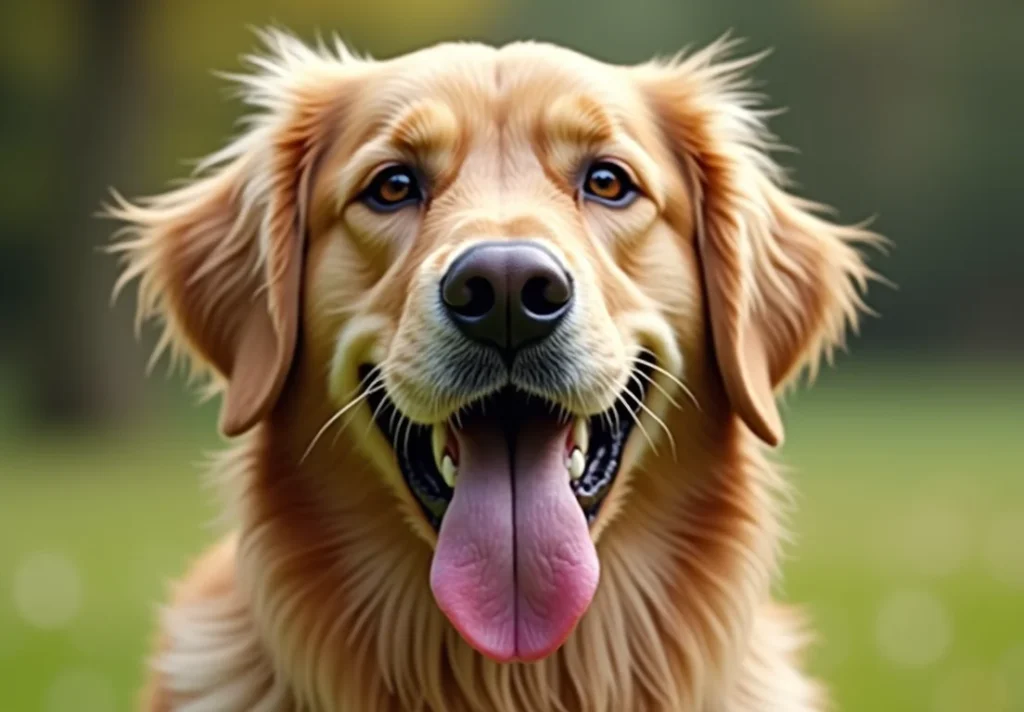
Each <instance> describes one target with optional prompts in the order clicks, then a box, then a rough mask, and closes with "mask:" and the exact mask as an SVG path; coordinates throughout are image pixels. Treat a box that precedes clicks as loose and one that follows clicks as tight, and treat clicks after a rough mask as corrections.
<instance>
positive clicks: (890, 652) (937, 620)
mask: <svg viewBox="0 0 1024 712" xmlns="http://www.w3.org/2000/svg"><path fill="white" fill-rule="evenodd" d="M875 635H876V641H877V643H878V650H879V652H880V653H881V655H882V657H883V658H885V659H886V660H887V661H889V662H891V663H893V664H895V665H899V666H902V667H911V668H916V667H925V666H928V665H932V664H934V663H936V662H938V661H939V660H940V659H941V658H942V657H943V656H944V655H945V654H946V651H947V650H948V649H949V645H950V642H951V641H952V637H953V626H952V622H951V620H950V616H949V612H948V611H947V610H946V607H945V605H943V603H942V601H940V600H939V599H938V598H936V597H935V596H934V595H933V594H931V593H927V592H925V591H898V592H896V593H892V594H890V595H889V597H888V598H886V599H885V600H884V601H883V602H882V606H881V608H880V610H879V612H878V618H877V620H876V624H875Z"/></svg>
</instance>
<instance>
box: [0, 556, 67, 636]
mask: <svg viewBox="0 0 1024 712" xmlns="http://www.w3.org/2000/svg"><path fill="white" fill-rule="evenodd" d="M13 588H14V590H13V596H14V607H15V610H16V611H17V612H18V614H19V615H20V616H21V618H22V620H24V621H25V622H26V623H28V624H29V625H32V626H35V627H36V628H42V629H44V630H57V629H59V628H63V627H65V626H66V625H68V624H69V623H70V622H71V621H72V620H74V618H75V616H76V615H77V614H78V611H79V609H80V608H81V605H82V579H81V576H80V575H79V573H78V567H77V566H75V563H74V562H73V561H71V559H69V558H68V557H67V556H64V555H63V554H58V553H52V552H44V553H37V554H31V555H29V556H27V557H25V558H24V559H23V560H22V561H21V563H20V564H19V565H18V566H17V568H16V569H15V572H14V586H13Z"/></svg>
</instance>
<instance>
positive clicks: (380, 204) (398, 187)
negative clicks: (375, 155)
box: [361, 165, 423, 212]
mask: <svg viewBox="0 0 1024 712" xmlns="http://www.w3.org/2000/svg"><path fill="white" fill-rule="evenodd" d="M361 198H362V201H363V202H364V203H365V204H366V205H367V206H368V207H369V208H370V209H372V210H376V211H378V212H388V211H391V210H397V209H398V208H401V207H404V206H406V205H409V204H411V203H415V202H419V201H420V200H422V198H423V194H422V192H421V191H420V186H419V181H417V180H416V174H415V173H413V171H412V169H411V168H409V167H408V166H400V165H396V166H388V167H387V168H384V169H383V170H381V171H380V172H379V173H378V174H377V175H375V176H374V177H373V180H372V181H370V185H368V186H367V187H366V190H364V191H363V194H362V196H361Z"/></svg>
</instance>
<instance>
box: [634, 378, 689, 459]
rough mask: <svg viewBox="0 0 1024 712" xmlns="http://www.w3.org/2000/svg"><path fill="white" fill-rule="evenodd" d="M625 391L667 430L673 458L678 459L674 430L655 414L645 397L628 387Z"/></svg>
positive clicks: (666, 433)
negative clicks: (639, 395) (644, 400)
mask: <svg viewBox="0 0 1024 712" xmlns="http://www.w3.org/2000/svg"><path fill="white" fill-rule="evenodd" d="M623 392H624V393H625V395H627V396H629V397H630V398H632V399H633V400H635V401H636V404H637V405H638V406H640V408H641V409H642V410H643V411H644V412H645V413H647V415H649V416H651V418H652V419H653V420H654V422H655V423H657V424H658V425H659V426H660V427H661V429H662V430H664V431H665V435H666V436H668V442H669V446H670V447H671V448H672V459H673V460H676V459H677V453H676V439H675V438H674V437H672V431H670V430H669V429H668V426H667V425H665V421H663V420H662V419H661V418H659V417H658V416H657V415H655V414H654V411H653V410H651V409H650V408H648V407H647V404H646V403H644V402H643V399H642V398H640V397H638V396H637V395H635V394H634V393H633V392H632V391H630V390H629V389H627V390H625V391H623Z"/></svg>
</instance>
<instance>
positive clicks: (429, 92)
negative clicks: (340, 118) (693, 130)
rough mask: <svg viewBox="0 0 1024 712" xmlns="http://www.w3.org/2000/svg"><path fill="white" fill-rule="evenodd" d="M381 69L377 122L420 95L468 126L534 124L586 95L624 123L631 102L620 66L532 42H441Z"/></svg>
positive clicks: (374, 87)
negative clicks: (565, 100) (561, 101)
mask: <svg viewBox="0 0 1024 712" xmlns="http://www.w3.org/2000/svg"><path fill="white" fill-rule="evenodd" d="M378 69H379V75H378V76H377V77H376V78H375V80H373V81H370V82H369V83H368V84H367V85H366V91H365V98H366V101H367V102H368V103H369V104H370V105H372V106H373V107H375V110H374V111H373V113H374V114H376V116H377V117H378V119H379V120H380V121H381V122H382V123H389V122H390V121H394V120H396V119H397V118H398V117H400V116H401V114H402V113H403V112H405V111H408V110H409V108H410V107H411V106H413V105H415V104H417V103H420V102H422V101H423V100H425V99H427V100H434V101H436V102H440V103H442V104H444V105H446V106H447V107H448V108H449V109H451V111H452V113H453V115H454V116H455V117H456V118H457V120H458V121H459V122H460V123H461V124H462V125H463V126H464V127H465V128H467V129H470V130H472V129H473V127H477V128H480V129H483V130H487V129H489V128H490V127H492V126H493V125H495V124H498V125H499V126H502V127H506V126H510V125H515V124H522V123H528V122H533V121H535V120H536V119H537V118H538V116H540V115H543V112H544V110H545V109H546V108H548V107H550V106H551V105H552V103H553V102H555V101H556V100H557V99H558V98H559V97H564V96H567V95H573V96H586V97H589V98H590V99H591V100H592V101H593V103H594V104H597V105H601V106H603V107H605V109H606V110H607V111H608V112H609V113H610V114H611V115H614V116H616V117H617V118H619V119H621V120H622V121H628V120H629V119H630V107H631V106H633V105H634V104H635V95H634V88H633V87H632V85H631V83H630V82H629V81H628V77H627V71H626V68H625V67H621V66H617V65H611V64H606V63H604V62H600V61H598V60H595V59H593V58H591V57H588V56H586V55H583V54H580V53H578V52H575V51H573V50H569V49H566V48H563V47H558V46H555V45H548V44H543V43H536V42H518V43H513V44H509V45H505V46H503V47H500V48H495V47H491V46H488V45H484V44H476V43H445V44H439V45H434V46H432V47H428V48H425V49H421V50H418V51H416V52H412V53H410V54H406V55H402V56H400V57H396V58H394V59H390V60H386V61H384V62H380V63H379V65H378ZM530 128H532V127H530Z"/></svg>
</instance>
